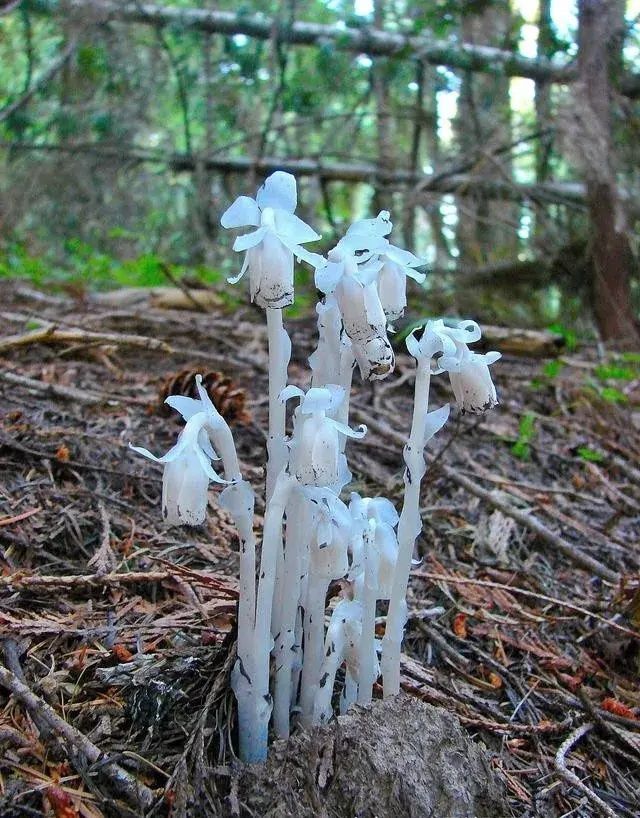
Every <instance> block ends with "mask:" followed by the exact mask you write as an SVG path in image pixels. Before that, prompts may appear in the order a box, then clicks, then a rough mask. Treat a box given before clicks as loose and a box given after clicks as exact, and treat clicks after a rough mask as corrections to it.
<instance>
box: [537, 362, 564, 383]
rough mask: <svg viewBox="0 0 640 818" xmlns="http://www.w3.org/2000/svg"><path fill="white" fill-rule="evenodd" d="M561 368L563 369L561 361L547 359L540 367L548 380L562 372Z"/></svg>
mask: <svg viewBox="0 0 640 818" xmlns="http://www.w3.org/2000/svg"><path fill="white" fill-rule="evenodd" d="M563 369H564V364H563V363H562V361H558V360H553V361H548V362H547V363H546V364H545V365H544V366H543V367H542V372H543V373H544V375H545V376H546V377H547V378H549V379H550V380H553V379H554V378H557V377H558V375H559V374H560V373H561V372H562V370H563Z"/></svg>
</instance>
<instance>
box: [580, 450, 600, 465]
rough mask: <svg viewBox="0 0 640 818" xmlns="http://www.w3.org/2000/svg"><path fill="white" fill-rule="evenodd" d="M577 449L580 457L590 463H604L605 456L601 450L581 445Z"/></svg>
mask: <svg viewBox="0 0 640 818" xmlns="http://www.w3.org/2000/svg"><path fill="white" fill-rule="evenodd" d="M577 451H578V454H579V455H580V457H581V458H582V459H583V460H586V461H588V462H589V463H602V461H603V460H604V456H603V455H601V454H600V452H597V451H596V450H595V449H590V448H589V447H588V446H580V447H579V448H578V450H577Z"/></svg>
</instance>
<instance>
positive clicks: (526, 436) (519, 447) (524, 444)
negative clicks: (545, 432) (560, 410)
mask: <svg viewBox="0 0 640 818" xmlns="http://www.w3.org/2000/svg"><path fill="white" fill-rule="evenodd" d="M535 436H536V416H535V414H534V413H533V412H527V413H526V414H524V415H523V416H522V417H521V418H520V424H519V426H518V439H517V440H516V442H515V443H514V444H513V446H512V447H511V453H512V454H514V455H515V456H516V457H518V458H519V459H520V460H528V459H529V458H530V457H531V443H532V441H533V439H534V438H535Z"/></svg>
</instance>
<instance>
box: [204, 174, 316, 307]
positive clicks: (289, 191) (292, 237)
mask: <svg viewBox="0 0 640 818" xmlns="http://www.w3.org/2000/svg"><path fill="white" fill-rule="evenodd" d="M297 200H298V196H297V188H296V180H295V178H294V177H293V176H292V175H291V174H290V173H285V172H284V171H276V172H275V173H272V174H271V176H269V177H268V178H267V179H266V180H265V182H264V184H263V185H262V187H261V188H260V189H259V190H258V193H257V195H256V198H255V199H252V198H251V197H250V196H239V197H238V198H237V199H236V200H235V202H234V203H233V204H232V205H231V207H229V208H228V209H227V210H226V211H225V212H224V213H223V214H222V218H221V219H220V223H221V224H222V226H223V227H227V228H231V227H256V228H257V229H256V230H253V231H251V232H250V233H245V234H244V235H242V236H238V238H237V239H236V240H235V242H234V245H233V249H234V250H237V251H238V252H240V251H246V255H245V258H244V262H243V264H242V269H241V270H240V273H239V274H238V275H237V276H235V277H233V278H230V279H229V282H230V283H232V284H233V283H235V282H236V281H239V280H240V279H241V278H242V276H243V275H244V273H245V272H246V271H247V270H248V271H249V290H250V293H251V300H252V301H255V302H256V304H258V306H260V307H263V308H265V309H268V308H277V309H280V308H282V307H286V306H288V305H289V304H293V259H294V256H295V257H297V258H301V259H304V260H305V261H308V262H309V263H310V264H312V265H313V266H318V264H319V263H320V259H321V257H320V256H318V255H317V254H316V253H310V252H309V251H308V250H305V249H304V248H303V247H301V245H302V244H305V243H306V242H308V241H316V240H317V239H319V238H320V236H319V235H318V234H317V233H316V232H315V230H312V228H311V227H309V225H308V224H306V223H305V222H303V221H302V219H299V218H298V217H297V216H295V215H294V212H293V211H294V210H295V208H296V204H297Z"/></svg>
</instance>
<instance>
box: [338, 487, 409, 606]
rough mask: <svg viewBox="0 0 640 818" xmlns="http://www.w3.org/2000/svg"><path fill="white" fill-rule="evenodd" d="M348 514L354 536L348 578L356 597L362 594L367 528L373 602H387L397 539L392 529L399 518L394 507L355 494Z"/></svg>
mask: <svg viewBox="0 0 640 818" xmlns="http://www.w3.org/2000/svg"><path fill="white" fill-rule="evenodd" d="M349 511H350V512H351V516H352V518H353V532H354V533H353V536H352V540H351V566H350V572H349V577H350V579H352V580H354V581H355V585H356V595H359V594H360V593H361V590H360V586H361V585H362V582H363V579H364V578H363V570H364V562H365V554H364V548H365V538H364V536H363V534H364V530H365V528H366V527H367V526H369V527H371V528H372V529H373V532H372V533H373V537H372V538H370V543H371V546H372V547H373V552H374V553H373V554H372V555H371V557H372V558H373V565H374V566H375V577H374V581H375V584H376V586H377V591H376V598H377V599H388V598H389V596H390V594H391V586H392V584H393V573H394V570H395V565H396V561H397V558H398V537H397V534H396V532H395V528H396V526H397V525H398V521H399V516H398V512H397V511H396V509H395V506H394V505H393V503H392V502H391V501H390V500H387V498H386V497H361V496H360V495H359V494H357V493H356V492H353V493H352V494H351V500H350V503H349Z"/></svg>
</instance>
